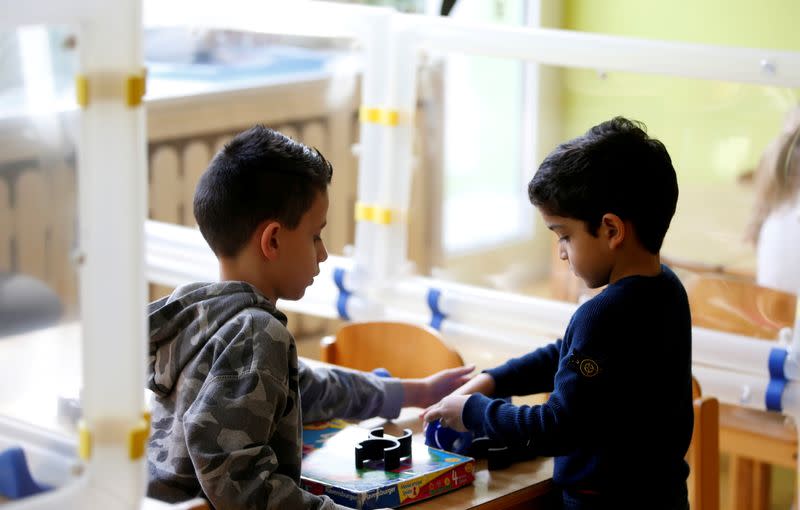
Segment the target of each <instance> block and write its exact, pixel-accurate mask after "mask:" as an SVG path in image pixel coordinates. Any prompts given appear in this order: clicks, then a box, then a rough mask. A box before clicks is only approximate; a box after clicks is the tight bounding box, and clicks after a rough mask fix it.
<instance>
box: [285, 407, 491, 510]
mask: <svg viewBox="0 0 800 510" xmlns="http://www.w3.org/2000/svg"><path fill="white" fill-rule="evenodd" d="M387 435H388V434H387ZM368 437H369V430H368V429H365V428H362V427H358V426H356V425H350V424H348V423H347V422H345V421H342V420H333V421H329V422H320V423H314V424H306V425H305V427H304V430H303V472H302V476H301V480H300V484H301V485H302V486H303V488H305V489H306V490H307V491H309V492H311V493H313V494H325V495H327V496H328V497H330V498H331V499H332V500H334V501H335V502H336V503H338V504H340V505H344V506H349V507H351V508H356V509H359V510H369V509H372V508H385V507H398V506H403V505H407V504H409V503H414V502H417V501H421V500H423V499H427V498H430V497H433V496H436V495H438V494H443V493H445V492H449V491H452V490H454V489H457V488H459V487H463V486H465V485H467V484H470V483H472V481H473V480H474V479H475V460H474V459H472V458H471V457H465V456H463V455H458V454H455V453H450V452H445V451H442V450H437V449H435V448H431V447H428V446H425V445H424V444H423V443H422V442H421V441H414V442H413V443H412V446H411V449H412V454H411V457H406V458H403V459H401V462H400V467H398V468H397V469H393V470H391V471H385V470H384V469H383V462H382V461H378V460H376V461H368V462H367V463H365V465H364V468H363V469H356V461H355V447H356V445H357V444H359V443H360V442H361V441H364V440H365V439H368Z"/></svg>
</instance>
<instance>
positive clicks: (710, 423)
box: [687, 377, 719, 510]
mask: <svg viewBox="0 0 800 510" xmlns="http://www.w3.org/2000/svg"><path fill="white" fill-rule="evenodd" d="M692 398H693V401H694V429H693V431H692V443H691V445H690V446H689V453H688V454H687V460H688V461H689V468H690V474H689V507H690V508H691V509H692V510H719V402H718V401H717V399H716V398H714V397H703V396H702V395H701V393H700V385H699V384H698V383H697V380H696V379H695V378H694V377H692Z"/></svg>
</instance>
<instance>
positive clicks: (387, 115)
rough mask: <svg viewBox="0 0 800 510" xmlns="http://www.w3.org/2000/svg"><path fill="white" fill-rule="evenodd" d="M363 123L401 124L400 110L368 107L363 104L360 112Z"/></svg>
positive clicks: (359, 115)
mask: <svg viewBox="0 0 800 510" xmlns="http://www.w3.org/2000/svg"><path fill="white" fill-rule="evenodd" d="M358 117H359V120H360V121H361V122H363V123H369V124H381V125H382V126H396V125H398V124H400V112H398V111H397V110H391V109H388V108H367V107H366V106H362V107H361V109H360V110H359V114H358Z"/></svg>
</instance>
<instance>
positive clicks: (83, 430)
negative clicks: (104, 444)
mask: <svg viewBox="0 0 800 510" xmlns="http://www.w3.org/2000/svg"><path fill="white" fill-rule="evenodd" d="M78 456H79V457H80V458H81V459H83V460H89V457H91V456H92V433H91V432H89V428H88V427H87V426H86V422H85V421H83V420H81V421H80V422H78Z"/></svg>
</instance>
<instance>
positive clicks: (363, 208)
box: [355, 202, 395, 225]
mask: <svg viewBox="0 0 800 510" xmlns="http://www.w3.org/2000/svg"><path fill="white" fill-rule="evenodd" d="M355 212H356V214H355V217H356V221H370V222H372V223H377V224H379V225H388V224H389V223H391V222H392V221H394V216H395V215H394V213H393V211H392V210H391V209H389V208H388V207H379V206H377V205H369V204H365V203H362V202H357V203H356V211H355Z"/></svg>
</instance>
